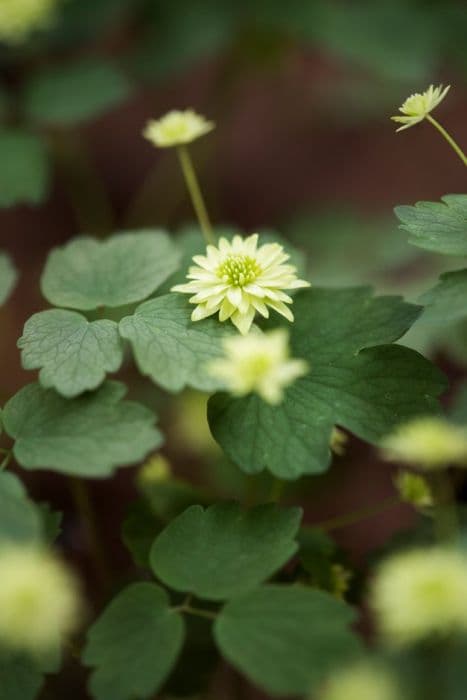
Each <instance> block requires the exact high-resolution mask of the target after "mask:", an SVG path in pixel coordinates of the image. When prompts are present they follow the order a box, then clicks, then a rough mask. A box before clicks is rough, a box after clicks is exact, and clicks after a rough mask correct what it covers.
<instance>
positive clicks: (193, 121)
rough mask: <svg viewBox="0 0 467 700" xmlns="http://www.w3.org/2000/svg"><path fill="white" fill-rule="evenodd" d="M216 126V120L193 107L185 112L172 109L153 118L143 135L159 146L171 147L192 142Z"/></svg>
mask: <svg viewBox="0 0 467 700" xmlns="http://www.w3.org/2000/svg"><path fill="white" fill-rule="evenodd" d="M214 127H215V124H214V122H210V121H208V120H207V119H205V118H204V117H203V116H201V114H197V113H196V112H194V111H193V110H192V109H186V110H185V111H183V112H181V111H179V110H172V111H171V112H168V113H167V114H166V115H165V116H163V117H161V118H160V119H151V120H150V121H149V122H148V123H147V125H146V128H145V130H144V132H143V135H144V136H145V138H147V139H148V140H149V141H151V142H152V143H153V144H154V145H155V146H157V147H158V148H170V147H171V146H181V145H183V144H185V143H191V141H194V140H195V139H198V138H199V137H200V136H204V134H207V133H209V132H210V131H212V130H213V129H214Z"/></svg>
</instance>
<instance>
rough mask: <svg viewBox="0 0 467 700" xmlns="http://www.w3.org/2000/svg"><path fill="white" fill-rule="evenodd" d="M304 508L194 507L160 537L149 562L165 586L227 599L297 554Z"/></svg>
mask: <svg viewBox="0 0 467 700" xmlns="http://www.w3.org/2000/svg"><path fill="white" fill-rule="evenodd" d="M301 515H302V511H301V510H300V508H288V509H280V508H278V507H277V506H275V505H272V504H268V505H263V506H258V507H257V508H253V509H252V510H250V511H242V510H241V508H240V506H239V505H238V504H235V503H218V504H215V505H213V506H211V507H209V508H207V509H206V510H203V508H201V506H191V508H188V510H186V511H185V512H184V513H182V514H181V515H179V516H178V518H176V519H175V520H173V521H172V522H171V523H170V524H169V525H168V526H167V527H166V528H165V530H163V532H161V534H160V535H159V536H158V537H157V539H156V541H155V542H154V545H153V547H152V550H151V566H152V569H153V571H154V573H155V574H156V576H158V577H159V578H160V579H161V580H162V581H163V582H164V583H165V584H166V585H168V586H170V587H171V588H174V589H175V590H177V591H184V592H189V593H193V594H194V595H196V596H199V597H200V598H207V599H209V600H224V599H226V598H230V597H231V596H234V595H238V594H239V593H243V592H244V591H247V590H249V589H250V588H253V587H254V586H256V585H258V584H259V583H261V582H262V581H264V580H265V579H267V578H268V577H269V576H271V575H272V574H273V573H274V572H275V571H277V569H279V568H280V567H281V566H282V565H283V564H285V563H286V561H287V560H288V559H290V557H291V556H292V555H293V554H294V553H295V551H296V549H297V545H296V543H295V541H294V536H295V535H296V533H297V530H298V527H299V524H300V519H301Z"/></svg>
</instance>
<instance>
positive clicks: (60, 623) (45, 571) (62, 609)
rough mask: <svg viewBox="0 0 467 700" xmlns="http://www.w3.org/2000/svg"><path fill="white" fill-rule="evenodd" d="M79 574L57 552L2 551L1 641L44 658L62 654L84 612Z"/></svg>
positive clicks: (5, 548)
mask: <svg viewBox="0 0 467 700" xmlns="http://www.w3.org/2000/svg"><path fill="white" fill-rule="evenodd" d="M82 612H83V611H82V606H81V602H80V595H79V587H78V583H77V581H76V580H75V577H74V575H73V574H72V573H71V572H70V571H69V569H68V568H67V567H66V566H65V564H63V563H62V562H61V561H60V560H59V559H57V558H56V557H55V556H54V555H53V554H51V553H50V552H47V551H46V550H43V549H41V548H39V547H37V546H32V545H28V546H26V545H16V546H15V545H12V544H10V545H3V546H2V548H1V549H0V641H1V642H2V643H3V644H4V645H5V646H6V647H7V648H12V649H17V650H22V651H27V652H31V653H34V654H36V653H37V654H40V653H41V652H47V651H49V650H56V648H57V645H60V644H61V643H62V642H63V640H64V638H65V637H66V636H67V635H69V634H70V633H71V632H73V631H74V630H75V627H76V626H77V624H78V621H79V619H80V614H81V613H82Z"/></svg>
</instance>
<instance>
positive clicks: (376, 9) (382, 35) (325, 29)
mask: <svg viewBox="0 0 467 700" xmlns="http://www.w3.org/2000/svg"><path fill="white" fill-rule="evenodd" d="M299 7H300V8H302V7H306V8H307V10H308V13H306V10H305V13H306V14H305V16H304V17H303V20H302V22H301V24H299V25H298V27H297V29H298V31H299V33H300V34H302V35H304V36H305V37H308V38H309V39H312V40H313V43H314V44H315V45H317V46H318V47H319V48H320V49H321V50H324V51H325V52H326V54H327V55H329V54H330V55H331V56H333V55H335V56H337V57H338V58H340V59H341V61H342V62H343V65H345V66H349V65H350V66H352V65H356V66H361V67H362V69H363V71H364V72H369V73H370V75H371V74H373V75H376V76H380V77H381V79H382V80H381V82H383V81H385V82H387V83H389V82H390V81H403V82H404V83H405V84H407V83H409V84H413V85H415V84H418V83H419V82H421V83H422V84H423V82H424V81H426V80H429V76H430V75H431V74H432V71H434V70H435V66H436V59H437V56H438V53H439V45H440V30H439V21H438V22H437V21H436V18H435V17H434V16H433V13H432V12H430V11H429V9H430V8H428V7H426V6H419V5H418V3H414V2H407V1H406V0H379V2H378V3H374V2H372V0H359V1H358V2H353V3H350V4H349V3H346V2H335V3H329V2H326V0H324V2H316V0H315V2H313V3H305V4H304V3H299ZM288 14H289V16H290V18H291V19H292V20H293V19H294V13H293V12H291V11H290V9H289V13H288ZM303 14H304V13H303V9H301V12H300V14H299V15H298V16H299V17H302V16H303ZM307 15H308V16H307ZM295 16H296V15H295ZM289 21H290V20H289ZM368 28H370V31H368ZM394 37H397V41H395V40H394Z"/></svg>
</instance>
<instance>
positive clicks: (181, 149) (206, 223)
mask: <svg viewBox="0 0 467 700" xmlns="http://www.w3.org/2000/svg"><path fill="white" fill-rule="evenodd" d="M177 154H178V159H179V161H180V167H181V169H182V173H183V177H184V178H185V183H186V186H187V190H188V193H189V195H190V198H191V203H192V204H193V209H194V211H195V214H196V216H197V219H198V223H199V225H200V228H201V231H202V232H203V236H204V240H205V241H206V243H207V244H212V245H215V243H216V237H215V235H214V231H213V229H212V225H211V221H210V219H209V214H208V211H207V208H206V204H205V202H204V198H203V195H202V193H201V188H200V186H199V181H198V177H197V175H196V171H195V168H194V165H193V160H192V158H191V155H190V152H189V151H188V148H187V147H186V146H184V145H180V146H177Z"/></svg>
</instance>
